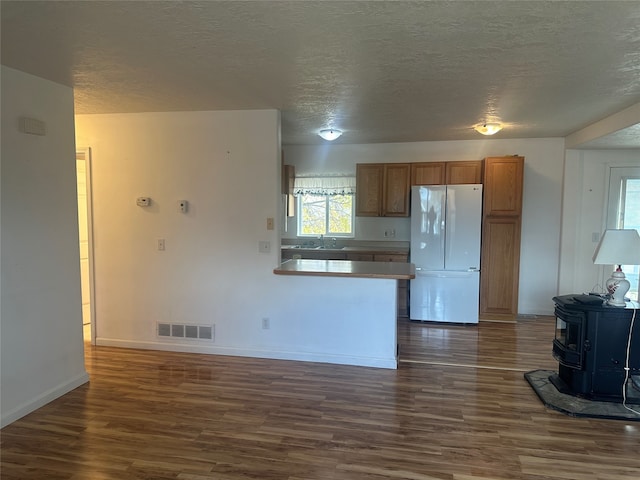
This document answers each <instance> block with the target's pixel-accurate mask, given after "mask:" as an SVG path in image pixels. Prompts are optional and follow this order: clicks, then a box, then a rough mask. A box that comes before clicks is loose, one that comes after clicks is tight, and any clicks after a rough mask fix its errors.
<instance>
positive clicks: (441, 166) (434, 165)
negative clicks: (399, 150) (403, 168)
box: [411, 162, 445, 185]
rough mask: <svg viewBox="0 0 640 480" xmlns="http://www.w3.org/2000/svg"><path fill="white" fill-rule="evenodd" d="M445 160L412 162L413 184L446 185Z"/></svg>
mask: <svg viewBox="0 0 640 480" xmlns="http://www.w3.org/2000/svg"><path fill="white" fill-rule="evenodd" d="M444 178H445V162H421V163H412V164H411V185H444Z"/></svg>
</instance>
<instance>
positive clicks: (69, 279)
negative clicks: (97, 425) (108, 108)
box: [0, 66, 88, 426]
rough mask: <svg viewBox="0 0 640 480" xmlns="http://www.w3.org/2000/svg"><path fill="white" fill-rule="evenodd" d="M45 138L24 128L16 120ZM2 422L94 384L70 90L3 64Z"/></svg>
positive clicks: (0, 350)
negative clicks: (87, 348)
mask: <svg viewBox="0 0 640 480" xmlns="http://www.w3.org/2000/svg"><path fill="white" fill-rule="evenodd" d="M22 116H26V117H31V118H35V119H38V120H41V121H44V122H46V135H45V136H36V135H27V134H24V133H21V132H19V131H18V118H19V117H22ZM1 192H2V239H1V242H2V312H1V314H2V317H1V326H0V328H1V335H0V336H1V338H2V340H1V342H0V355H1V364H2V366H1V380H0V382H1V388H0V389H1V390H2V394H1V405H2V406H1V409H2V410H1V412H2V420H1V422H2V425H3V426H4V425H6V424H8V423H11V422H12V421H14V420H16V419H18V418H20V417H22V416H23V415H26V414H27V413H29V412H31V411H33V410H35V409H36V408H38V407H40V406H42V405H44V404H46V403H47V402H48V401H50V400H52V399H54V398H56V397H58V396H60V395H62V394H64V393H66V392H68V391H70V390H72V389H73V388H75V387H77V386H78V385H81V384H83V383H85V382H87V381H88V376H87V373H86V371H85V369H84V357H83V340H82V318H81V301H80V262H79V256H78V219H77V200H76V174H75V147H74V127H73V92H72V90H71V89H70V88H68V87H64V86H62V85H58V84H55V83H52V82H49V81H46V80H42V79H40V78H37V77H34V76H31V75H27V74H25V73H22V72H18V71H16V70H13V69H10V68H7V67H4V66H2V187H1Z"/></svg>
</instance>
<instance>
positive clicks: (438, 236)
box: [409, 184, 482, 323]
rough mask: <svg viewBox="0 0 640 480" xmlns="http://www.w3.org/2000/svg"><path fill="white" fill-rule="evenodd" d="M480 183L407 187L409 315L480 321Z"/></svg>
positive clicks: (448, 320) (438, 320) (437, 319)
mask: <svg viewBox="0 0 640 480" xmlns="http://www.w3.org/2000/svg"><path fill="white" fill-rule="evenodd" d="M481 224H482V185H479V184H478V185H476V184H474V185H434V186H428V187H424V186H423V187H420V186H418V187H412V188H411V250H410V255H411V263H413V264H414V265H415V266H416V278H415V279H414V280H411V282H410V285H409V295H410V297H409V298H410V303H409V306H410V310H409V316H410V318H411V320H421V321H435V322H453V323H478V312H479V309H480V231H481V230H480V229H481Z"/></svg>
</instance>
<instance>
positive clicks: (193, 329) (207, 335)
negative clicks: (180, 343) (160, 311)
mask: <svg viewBox="0 0 640 480" xmlns="http://www.w3.org/2000/svg"><path fill="white" fill-rule="evenodd" d="M157 334H158V337H163V338H188V339H192V340H208V341H212V340H213V335H214V325H185V324H182V323H158V330H157Z"/></svg>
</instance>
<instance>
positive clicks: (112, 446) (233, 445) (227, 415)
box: [1, 318, 640, 480]
mask: <svg viewBox="0 0 640 480" xmlns="http://www.w3.org/2000/svg"><path fill="white" fill-rule="evenodd" d="M399 332H400V354H401V363H400V367H399V369H398V370H397V371H394V370H382V369H374V368H363V367H351V366H337V365H327V364H314V363H303V362H290V361H278V360H260V359H250V358H238V357H222V356H210V355H194V354H181V353H171V352H156V351H140V350H125V349H116V348H107V347H90V346H88V347H87V353H86V362H87V369H88V371H89V373H90V375H91V382H90V384H87V385H85V386H82V387H80V388H78V389H76V390H74V391H73V392H71V393H69V394H67V395H65V396H64V397H62V398H60V399H58V400H56V401H54V402H52V403H51V404H49V405H47V406H45V407H43V408H41V409H40V410H38V411H36V412H34V413H32V414H30V415H28V416H26V417H24V418H23V419H20V420H18V421H16V422H14V423H13V424H11V425H9V426H8V427H6V428H4V429H3V430H2V440H1V448H2V462H1V464H2V470H1V477H2V479H4V480H8V479H73V480H79V479H95V480H101V479H118V480H128V479H181V480H205V479H208V480H211V479H216V480H239V479H244V480H246V479H287V480H302V479H318V480H319V479H323V480H324V479H353V480H364V479H368V480H374V479H375V480H384V479H393V480H397V479H411V480H434V479H440V480H498V479H527V480H543V479H558V480H569V479H576V480H577V479H580V480H583V479H585V480H614V479H616V480H621V479H634V480H638V479H639V478H640V424H639V423H632V422H623V421H616V420H590V419H580V418H573V417H568V416H565V415H562V414H560V413H558V412H555V411H552V410H547V409H545V407H544V406H543V405H542V403H541V402H540V401H539V400H538V398H537V396H536V395H535V393H534V392H533V390H532V389H531V388H530V386H529V385H528V384H527V383H526V381H525V380H524V379H523V372H525V371H529V370H534V369H538V368H544V369H554V368H555V366H556V364H555V362H554V361H553V359H552V358H551V353H550V350H551V340H552V338H553V320H552V319H549V318H545V319H531V320H521V321H519V322H518V323H516V324H508V323H482V324H480V325H479V326H471V327H463V326H445V325H430V324H419V323H410V322H407V321H401V322H400V328H399Z"/></svg>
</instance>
